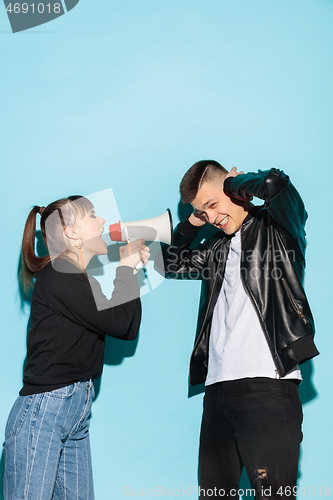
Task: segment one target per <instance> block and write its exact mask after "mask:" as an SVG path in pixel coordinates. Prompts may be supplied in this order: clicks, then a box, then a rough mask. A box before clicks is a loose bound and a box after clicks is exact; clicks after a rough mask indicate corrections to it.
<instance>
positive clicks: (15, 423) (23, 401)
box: [5, 394, 35, 439]
mask: <svg viewBox="0 0 333 500" xmlns="http://www.w3.org/2000/svg"><path fill="white" fill-rule="evenodd" d="M34 397H35V394H31V395H30V396H19V397H18V398H17V400H16V401H15V403H14V404H13V407H12V409H11V410H10V413H9V416H8V420H7V424H6V429H5V438H6V439H8V438H10V437H13V436H16V435H17V434H18V433H19V431H20V429H21V427H22V425H23V422H24V420H25V418H26V416H27V414H28V411H29V408H30V407H31V403H32V401H33V400H34Z"/></svg>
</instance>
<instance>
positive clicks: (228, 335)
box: [206, 231, 302, 385]
mask: <svg viewBox="0 0 333 500" xmlns="http://www.w3.org/2000/svg"><path fill="white" fill-rule="evenodd" d="M240 262H241V238H240V231H238V232H237V233H235V235H234V237H233V238H232V239H231V244H230V251H229V254H228V259H227V263H226V269H225V275H224V280H223V283H222V287H221V291H220V294H219V297H218V299H217V302H216V305H215V308H214V312H213V318H212V328H211V334H210V340H209V361H208V374H207V379H206V385H211V384H215V383H216V382H222V381H225V380H236V379H240V378H247V377H269V378H281V377H280V376H279V374H278V372H277V370H276V367H275V364H274V361H273V358H272V355H271V352H270V350H269V347H268V344H267V340H266V337H265V335H264V332H263V330H262V328H261V325H260V322H259V319H258V316H257V313H256V311H255V309H254V306H253V305H252V302H251V300H250V298H249V296H248V295H247V293H246V292H245V290H244V287H243V283H242V279H241V275H240ZM283 378H284V379H286V378H293V379H299V380H302V375H301V372H300V370H299V367H298V366H297V367H296V368H295V369H293V370H292V371H291V372H289V373H287V375H285V376H284V377H283Z"/></svg>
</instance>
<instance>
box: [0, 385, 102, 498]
mask: <svg viewBox="0 0 333 500" xmlns="http://www.w3.org/2000/svg"><path fill="white" fill-rule="evenodd" d="M93 398H94V386H93V383H92V380H84V381H80V382H76V383H74V384H71V385H69V386H66V387H62V388H61V389H56V390H55V391H50V392H44V393H40V394H33V395H31V396H19V397H18V398H17V400H16V401H15V403H14V405H13V408H12V410H11V412H10V414H9V417H8V421H7V425H6V431H5V436H6V440H5V442H4V445H3V446H4V460H5V471H4V479H3V489H4V499H5V500H18V499H24V500H51V499H53V500H65V499H66V500H72V499H74V498H75V499H76V500H83V499H84V500H93V498H94V491H93V479H92V467H91V453H90V441H89V417H90V410H91V404H92V400H93Z"/></svg>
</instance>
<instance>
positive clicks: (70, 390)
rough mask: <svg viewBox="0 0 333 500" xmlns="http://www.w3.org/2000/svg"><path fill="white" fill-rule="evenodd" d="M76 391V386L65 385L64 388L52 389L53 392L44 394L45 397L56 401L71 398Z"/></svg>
mask: <svg viewBox="0 0 333 500" xmlns="http://www.w3.org/2000/svg"><path fill="white" fill-rule="evenodd" d="M75 389H76V384H70V385H66V386H65V387H60V389H54V391H48V392H45V396H49V397H51V398H57V399H66V398H69V397H71V396H72V395H73V394H74V392H75Z"/></svg>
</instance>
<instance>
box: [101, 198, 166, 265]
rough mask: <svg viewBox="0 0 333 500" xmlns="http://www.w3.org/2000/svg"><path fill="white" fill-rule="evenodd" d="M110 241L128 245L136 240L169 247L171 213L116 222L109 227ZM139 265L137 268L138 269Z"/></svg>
mask: <svg viewBox="0 0 333 500" xmlns="http://www.w3.org/2000/svg"><path fill="white" fill-rule="evenodd" d="M109 232H110V238H111V240H112V241H123V242H127V243H129V242H130V241H133V240H136V239H138V238H143V239H144V240H146V241H147V240H148V241H159V242H161V243H167V244H168V245H171V243H172V237H173V225H172V217H171V212H170V210H169V209H168V208H167V210H166V212H164V213H163V214H161V215H158V216H157V217H152V218H151V219H143V220H135V221H131V222H121V221H119V222H117V223H116V224H111V225H110V226H109ZM140 267H141V265H140V264H139V265H138V266H137V269H139V268H140Z"/></svg>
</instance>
